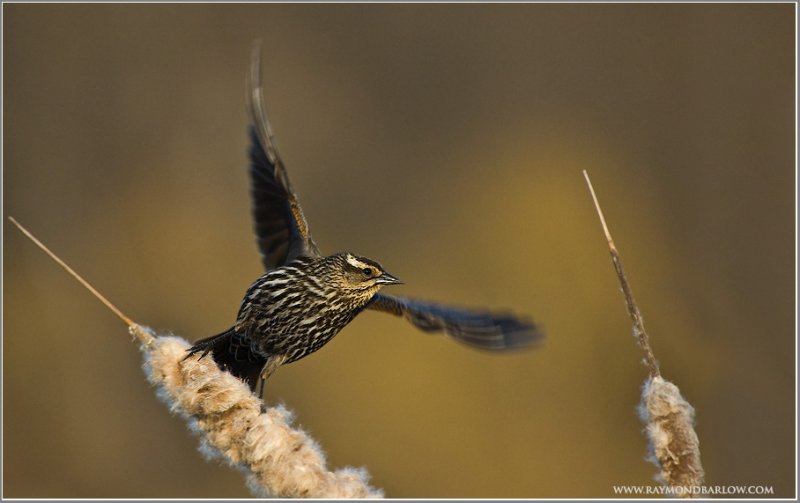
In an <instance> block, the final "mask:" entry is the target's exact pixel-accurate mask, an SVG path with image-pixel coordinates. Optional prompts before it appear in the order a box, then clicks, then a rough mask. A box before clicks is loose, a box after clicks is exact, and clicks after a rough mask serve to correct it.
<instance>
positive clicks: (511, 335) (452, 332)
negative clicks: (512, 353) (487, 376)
mask: <svg viewBox="0 0 800 503" xmlns="http://www.w3.org/2000/svg"><path fill="white" fill-rule="evenodd" d="M367 307H369V308H370V309H374V310H376V311H383V312H386V313H391V314H394V315H395V316H402V317H403V318H405V319H407V320H408V321H410V322H411V323H412V324H413V325H414V326H416V327H417V328H419V329H420V330H424V331H426V332H438V331H444V332H445V333H446V334H447V335H449V336H451V337H453V338H454V339H456V340H457V341H460V342H463V343H465V344H468V345H470V346H473V347H477V348H480V349H489V350H509V349H519V348H523V347H526V346H530V345H532V344H533V343H535V342H537V341H539V340H540V339H542V337H543V335H542V333H541V332H540V331H539V328H538V327H537V326H536V325H535V324H534V323H533V322H532V321H530V320H524V319H520V318H517V317H515V316H513V315H510V314H507V313H491V312H487V311H479V310H472V309H464V308H458V307H450V306H443V305H440V304H435V303H431V302H425V301H419V300H414V299H406V298H403V297H394V296H391V295H385V294H381V293H379V294H377V295H375V297H373V298H372V301H371V302H370V304H369V305H368V306H367Z"/></svg>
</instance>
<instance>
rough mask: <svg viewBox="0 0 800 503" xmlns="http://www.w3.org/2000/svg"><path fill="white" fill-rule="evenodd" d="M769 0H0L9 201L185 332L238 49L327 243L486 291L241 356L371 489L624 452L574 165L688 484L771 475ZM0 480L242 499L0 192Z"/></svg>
mask: <svg viewBox="0 0 800 503" xmlns="http://www.w3.org/2000/svg"><path fill="white" fill-rule="evenodd" d="M793 30H794V6H793V5H791V4H772V5H747V4H729V5H623V4H616V5H615V4H608V5H430V6H428V5H352V4H351V5H201V4H197V5H155V4H151V5H90V4H85V5H23V4H11V5H5V6H4V42H5V48H4V58H5V60H4V73H5V89H4V99H5V110H4V126H5V127H4V131H5V133H4V138H3V140H4V146H5V158H4V161H5V163H4V191H3V194H4V206H3V209H4V211H5V214H6V215H12V216H14V217H16V218H18V219H19V220H20V221H21V222H22V223H23V224H25V225H27V226H28V227H29V228H30V229H31V230H32V231H33V232H34V233H35V234H37V235H38V236H39V237H40V238H41V239H42V240H44V241H45V243H47V244H49V245H50V246H51V247H52V249H53V250H55V251H56V252H57V253H59V254H60V255H61V256H62V258H64V259H65V260H66V261H67V262H68V263H70V264H71V265H72V266H73V267H75V268H76V269H77V270H78V271H79V272H81V273H82V274H83V275H85V277H86V278H87V279H88V280H90V281H91V282H93V283H94V285H95V286H96V287H97V288H98V289H99V290H100V291H102V292H103V293H105V294H106V295H107V296H108V297H109V298H110V299H111V300H112V301H114V302H115V303H117V304H118V305H119V307H120V308H121V309H122V310H123V311H125V312H126V313H127V314H128V315H129V316H131V317H132V318H134V319H135V320H137V321H138V322H140V323H143V324H147V325H150V326H152V327H155V328H157V329H160V330H172V331H174V332H175V333H177V334H180V335H182V336H184V337H186V338H188V339H196V338H199V337H202V336H206V335H209V334H212V333H216V332H218V331H220V330H222V329H224V328H226V327H227V326H228V325H229V324H230V323H231V322H232V321H233V319H234V317H235V315H236V311H237V309H238V305H239V301H240V299H241V296H242V295H243V292H244V291H245V289H246V288H247V286H248V285H249V284H250V282H251V281H252V280H254V279H255V278H256V277H257V276H258V275H259V274H260V273H261V268H260V261H259V257H258V254H257V251H256V247H255V244H254V239H253V236H252V234H251V221H250V216H249V201H248V187H247V183H248V181H247V177H246V171H245V150H246V140H247V138H246V135H245V125H246V116H245V100H244V88H245V86H244V77H245V74H246V70H247V65H248V57H249V50H250V46H251V43H252V41H253V39H255V38H258V37H260V38H262V39H263V42H264V81H265V87H266V90H265V93H266V98H267V103H268V105H269V108H270V112H271V115H272V120H273V123H274V127H275V130H276V134H277V137H278V142H279V145H280V148H281V151H282V154H283V157H284V160H285V161H286V163H287V165H288V167H289V171H290V174H291V177H292V179H293V182H294V185H295V188H296V189H297V191H298V192H299V194H300V198H301V201H302V202H303V204H304V208H305V212H306V216H307V217H308V219H309V221H310V224H311V227H312V231H313V233H314V236H315V238H316V240H317V242H318V243H320V245H321V246H322V247H323V249H324V251H326V252H335V251H340V250H352V251H355V252H358V253H361V254H365V255H367V256H370V257H374V258H376V259H378V260H380V261H381V262H382V263H383V264H384V265H385V266H386V267H387V269H388V270H390V271H391V272H392V273H394V274H396V275H397V276H399V277H400V278H402V279H403V280H404V281H405V282H406V285H405V286H402V287H398V288H395V289H393V292H394V293H400V294H406V295H414V296H419V297H424V298H433V299H439V300H446V301H450V302H452V303H456V304H466V305H475V306H484V305H485V306H491V307H495V308H510V309H513V310H514V311H517V312H520V313H527V314H530V315H532V316H534V317H535V318H536V319H537V320H539V321H540V322H541V323H542V324H543V325H544V326H545V328H546V330H547V333H548V339H547V342H546V344H545V346H544V347H543V348H542V349H540V350H536V351H531V352H525V353H521V354H515V355H507V356H496V355H486V354H481V353H477V352H475V351H472V350H470V349H468V348H465V347H463V346H460V345H458V344H456V343H454V342H452V341H449V340H446V339H445V338H443V337H434V336H428V335H425V334H423V333H420V332H417V331H415V330H414V329H413V328H411V327H410V326H408V325H407V324H405V323H404V322H402V321H401V320H397V319H393V318H391V317H387V316H385V315H381V314H378V313H371V314H370V313H367V314H365V315H363V316H361V317H359V319H358V320H356V321H355V322H354V323H353V324H352V325H350V326H349V327H348V328H347V329H346V330H345V331H344V332H343V333H342V334H341V335H340V336H339V337H337V338H336V339H335V340H334V341H333V342H332V343H331V344H330V345H328V346H327V347H326V348H324V350H323V351H320V352H319V353H317V354H315V355H314V356H313V357H310V358H307V359H305V360H303V361H301V362H298V363H296V364H293V365H290V366H287V367H283V368H282V369H280V370H279V371H278V372H277V373H276V374H275V376H274V377H273V378H272V379H271V381H270V383H269V386H268V388H267V389H268V394H269V401H270V402H273V403H274V402H284V403H286V404H287V405H288V406H289V407H290V408H292V409H294V410H295V411H296V413H297V418H298V422H299V423H300V424H301V425H302V426H303V427H304V428H305V429H307V430H308V431H309V432H310V433H311V434H312V436H314V437H315V438H316V439H317V440H318V441H319V442H320V444H321V445H322V446H323V448H324V449H325V450H326V452H327V453H328V456H329V460H330V464H331V466H333V467H341V466H345V465H355V466H365V467H367V468H368V469H369V471H370V473H371V474H372V477H373V482H374V484H375V485H377V486H378V487H381V488H384V489H385V491H386V494H387V495H389V496H394V497H611V496H613V493H612V486H613V485H615V484H635V485H650V484H653V482H652V476H653V474H654V473H655V468H654V467H653V466H651V465H649V464H647V463H645V462H644V461H643V457H644V456H645V454H646V442H645V438H644V436H643V435H642V432H641V430H642V425H641V424H640V422H639V419H638V418H637V416H636V411H635V406H636V404H637V402H638V397H639V391H640V386H641V384H642V382H643V380H644V377H645V375H646V372H645V369H644V367H643V366H642V365H641V364H640V359H641V355H640V352H639V350H638V349H637V347H636V345H635V344H634V341H633V339H632V337H631V328H630V322H629V320H628V318H627V315H626V312H625V309H624V305H623V299H622V297H621V295H620V292H619V288H618V284H617V280H616V277H615V276H614V273H613V270H612V267H611V263H610V260H609V257H608V252H607V249H606V246H605V242H604V239H603V237H602V231H601V228H600V225H599V223H598V220H597V216H596V215H595V213H594V210H593V208H592V205H591V200H590V198H589V195H588V192H587V190H586V187H585V185H584V181H583V179H582V176H581V170H583V169H587V170H588V171H589V173H590V174H591V175H592V177H593V181H594V183H595V187H596V189H597V190H598V194H599V197H600V200H601V203H602V204H603V206H604V210H605V212H606V216H607V218H608V220H609V225H610V226H611V231H612V233H613V234H614V236H615V239H616V242H617V245H618V247H619V249H620V251H621V253H622V256H623V259H624V261H625V265H626V268H627V271H628V274H629V275H630V280H631V282H632V286H633V289H634V292H635V294H636V295H637V299H638V301H639V304H640V307H641V308H642V310H643V313H644V316H645V320H646V326H647V328H648V331H649V332H650V334H651V337H652V343H653V346H654V350H655V352H656V356H657V357H658V358H659V360H660V362H661V364H662V370H663V372H664V375H665V377H667V378H668V379H671V380H673V381H674V382H676V383H677V384H678V385H679V386H680V388H681V390H682V392H683V394H684V395H685V397H686V398H687V399H688V400H690V401H691V402H692V403H693V404H694V406H695V407H696V409H697V414H698V425H697V431H698V434H699V436H700V441H701V448H702V456H703V462H704V465H705V468H706V470H707V481H708V483H709V484H712V485H766V486H773V488H774V494H775V496H783V497H790V496H792V495H793V491H794V485H795V477H794V473H795V470H794V450H795V447H794V446H795V438H794V424H795V421H794V410H795V406H794V404H795V401H794V400H795V396H794V361H795V357H794V355H795V349H794V348H795V346H794V341H795V336H794V323H793V321H794V288H793V286H794V260H793V258H794V255H793V242H794V241H793V236H794V220H793V214H794V212H793V208H794V205H793V196H794V81H793V78H794V68H793V61H794V60H793V57H794V55H793V49H794V31H793ZM3 235H4V243H5V246H4V252H5V253H4V263H3V266H4V292H5V296H4V304H3V306H4V313H5V317H4V332H3V335H4V338H3V349H4V355H3V364H4V371H3V377H4V387H3V391H4V395H5V396H4V417H3V419H4V425H3V433H4V441H5V445H4V464H3V470H4V476H5V480H4V482H5V486H4V493H5V494H4V496H7V497H76V498H83V497H247V496H249V492H248V491H247V490H246V489H245V486H244V483H243V480H242V478H241V476H240V475H239V474H238V473H237V472H235V471H233V470H230V469H229V468H226V467H223V466H220V465H217V464H216V463H208V462H206V461H204V460H203V459H202V458H201V456H200V455H199V453H198V452H196V445H197V440H196V439H195V438H194V437H193V436H192V435H191V434H190V433H189V432H188V431H187V429H186V428H185V426H184V423H183V421H182V420H180V419H178V418H176V417H172V416H170V414H169V413H168V411H167V409H166V407H165V406H164V405H163V404H162V403H161V402H159V401H157V400H156V399H155V397H154V395H153V392H152V390H151V389H149V387H148V385H147V383H146V382H145V380H144V378H143V375H142V372H141V369H140V364H141V359H140V355H139V353H138V351H137V348H136V345H135V344H133V343H132V342H131V338H130V336H129V335H128V334H127V333H126V331H125V327H124V326H123V325H122V324H121V323H120V322H119V320H118V319H116V318H115V317H114V316H113V315H112V314H111V313H110V312H109V311H107V310H106V309H105V308H104V307H102V306H101V305H100V304H99V303H98V302H97V301H96V300H95V299H93V298H92V297H90V295H89V294H88V293H87V292H86V291H84V290H83V289H82V288H81V287H80V286H78V284H77V283H75V281H74V280H73V279H71V278H70V277H69V276H67V274H65V273H64V272H63V271H61V270H60V269H58V268H57V266H56V265H55V264H53V263H52V262H51V261H50V260H49V259H48V258H46V257H45V255H44V254H42V253H41V252H40V251H39V250H37V249H36V248H34V246H33V245H32V244H31V243H30V242H28V241H27V240H26V239H24V238H23V237H22V235H21V234H19V233H18V232H17V231H16V230H15V229H13V227H12V226H11V225H10V224H9V223H8V222H7V221H5V222H4V223H3Z"/></svg>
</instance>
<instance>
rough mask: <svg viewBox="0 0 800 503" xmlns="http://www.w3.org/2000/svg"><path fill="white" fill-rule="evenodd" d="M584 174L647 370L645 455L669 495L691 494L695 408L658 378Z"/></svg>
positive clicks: (694, 491) (698, 480) (700, 475)
mask: <svg viewBox="0 0 800 503" xmlns="http://www.w3.org/2000/svg"><path fill="white" fill-rule="evenodd" d="M583 176H584V178H586V184H587V185H588V186H589V192H590V193H591V195H592V200H593V201H594V205H595V209H596V210H597V215H598V216H599V217H600V223H601V224H602V226H603V232H604V233H605V237H606V241H607V242H608V249H609V252H610V253H611V261H612V263H613V264H614V270H615V271H616V273H617V278H618V279H619V283H620V286H621V287H622V293H623V296H624V297H625V305H626V306H627V308H628V314H629V315H630V317H631V321H632V322H633V335H634V337H635V339H636V342H637V343H638V345H639V347H640V348H641V350H642V352H643V353H644V360H643V362H644V364H645V366H646V367H647V370H648V373H649V376H648V378H647V380H645V382H644V386H643V387H642V398H641V402H640V403H639V417H640V418H641V419H642V421H643V422H644V423H645V432H646V434H647V438H648V441H649V454H648V456H647V459H648V460H649V461H651V462H652V463H653V464H655V465H656V466H657V467H658V468H659V473H658V474H657V475H656V480H658V481H659V482H661V483H662V484H664V485H666V486H668V487H669V488H670V489H671V490H672V493H671V495H676V496H684V497H694V496H696V495H698V491H699V490H700V488H701V487H702V486H703V479H704V476H705V473H704V471H703V466H702V464H701V463H700V440H699V439H698V438H697V433H696V432H695V431H694V419H695V417H694V408H693V407H692V406H691V404H690V403H689V402H687V401H686V400H685V399H684V398H683V397H682V396H681V394H680V391H679V390H678V387H677V386H675V385H674V384H672V383H671V382H669V381H667V380H665V379H664V378H663V377H661V370H660V369H659V366H658V362H657V361H656V358H655V355H654V354H653V350H652V348H651V347H650V337H649V336H648V335H647V331H645V329H644V321H643V319H642V314H641V312H639V306H638V305H637V304H636V300H635V299H634V297H633V292H632V291H631V287H630V284H629V283H628V278H627V276H626V275H625V270H624V269H623V268H622V259H621V258H620V255H619V252H618V251H617V247H616V246H615V245H614V240H613V239H611V233H610V232H609V230H608V226H607V225H606V220H605V217H604V216H603V211H602V210H601V209H600V203H599V202H598V201H597V196H596V195H595V192H594V188H593V187H592V182H591V181H590V180H589V174H588V173H587V172H586V170H584V171H583Z"/></svg>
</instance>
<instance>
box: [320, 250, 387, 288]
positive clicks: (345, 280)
mask: <svg viewBox="0 0 800 503" xmlns="http://www.w3.org/2000/svg"><path fill="white" fill-rule="evenodd" d="M330 258H331V259H333V260H332V261H333V268H334V271H333V272H334V274H335V275H336V277H337V278H336V279H337V283H338V286H339V287H340V288H342V289H345V290H349V291H352V292H363V293H365V294H368V295H369V296H370V297H371V296H372V295H373V294H375V293H376V292H377V291H378V290H380V289H381V288H382V287H384V286H385V285H397V284H400V283H402V281H400V280H399V279H397V278H395V277H394V276H392V275H391V274H389V273H388V272H386V271H385V270H384V269H383V267H382V266H381V265H380V264H379V263H377V262H375V261H374V260H370V259H368V258H366V257H359V256H358V255H353V254H352V253H339V254H336V255H333V256H332V257H330Z"/></svg>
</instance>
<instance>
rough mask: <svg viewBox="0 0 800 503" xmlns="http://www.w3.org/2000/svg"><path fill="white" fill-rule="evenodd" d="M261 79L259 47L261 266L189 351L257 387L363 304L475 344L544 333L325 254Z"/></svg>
mask: <svg viewBox="0 0 800 503" xmlns="http://www.w3.org/2000/svg"><path fill="white" fill-rule="evenodd" d="M260 79H261V54H260V48H259V46H256V47H255V48H254V50H253V56H252V61H251V67H250V78H249V79H248V86H249V89H248V98H249V99H248V101H249V103H248V108H249V111H250V119H251V123H250V142H251V144H250V169H249V171H250V180H251V196H252V203H253V218H254V221H255V225H254V227H255V232H256V236H257V242H258V247H259V249H260V251H261V256H262V261H263V263H264V266H265V268H266V269H267V271H268V272H267V273H266V274H264V275H263V276H261V277H260V278H258V279H257V280H256V281H255V282H254V283H253V284H252V285H251V286H250V288H249V289H248V290H247V293H246V294H245V296H244V299H243V300H242V304H241V307H240V309H239V315H238V316H237V318H236V323H235V324H234V325H233V326H232V327H231V328H229V329H228V330H226V331H224V332H222V333H221V334H218V335H214V336H212V337H208V338H205V339H201V340H199V341H197V342H196V343H195V345H194V346H193V347H192V348H191V349H189V355H188V356H187V358H188V357H189V356H191V355H193V354H195V353H199V352H202V354H201V356H200V357H201V358H202V357H204V356H205V355H207V354H208V353H209V352H210V353H211V355H212V357H213V358H214V361H215V362H216V363H217V364H218V365H219V366H220V368H222V369H224V370H227V371H229V372H230V373H232V374H233V375H235V376H236V377H239V378H240V379H243V380H244V381H245V382H247V383H248V384H249V385H250V387H251V388H252V389H254V390H255V387H256V384H257V383H258V382H260V383H261V389H260V391H261V392H263V385H264V381H265V380H266V379H267V378H268V377H269V375H270V374H271V373H272V372H273V371H274V370H275V369H276V368H277V367H279V366H280V365H282V364H285V363H291V362H293V361H296V360H299V359H300V358H303V357H305V356H308V355H309V354H311V353H313V352H314V351H316V350H318V349H319V348H321V347H322V346H323V345H325V344H326V343H327V342H328V341H329V340H331V338H332V337H333V336H334V335H336V334H337V333H338V332H339V330H341V329H342V328H344V326H345V325H347V324H348V323H349V322H350V321H351V320H352V319H353V318H354V317H355V316H356V315H357V314H358V313H360V312H361V311H363V310H364V309H374V310H377V311H383V312H387V313H391V314H394V315H397V316H402V317H404V318H406V319H407V320H408V321H410V322H411V323H413V324H414V325H415V326H416V327H417V328H420V329H422V330H424V331H444V332H445V333H447V334H448V335H450V336H452V337H453V338H455V339H456V340H458V341H461V342H464V343H466V344H469V345H471V346H474V347H478V348H482V349H490V350H508V349H516V348H520V347H525V346H528V345H530V344H531V343H533V342H535V341H537V340H538V339H540V338H541V336H542V335H541V333H540V332H539V330H538V328H537V327H536V325H535V324H534V323H533V322H532V321H530V320H524V319H520V318H517V317H514V316H512V315H508V314H497V313H489V312H486V311H477V310H471V309H460V308H454V307H449V306H442V305H438V304H433V303H429V302H423V301H418V300H413V299H407V298H402V297H393V296H389V295H385V294H382V293H379V291H380V290H381V288H382V287H383V286H385V285H392V284H397V283H400V281H399V280H398V279H397V278H395V277H394V276H392V275H391V274H389V273H388V272H386V271H385V270H384V269H383V267H381V265H380V264H378V263H377V262H375V261H373V260H370V259H368V258H365V257H360V256H357V255H354V254H352V253H338V254H335V255H331V256H327V257H325V256H322V255H321V254H320V252H319V249H318V248H317V245H316V244H315V243H314V240H313V239H311V234H310V233H309V231H308V225H307V223H306V219H305V217H304V216H303V211H302V209H301V208H300V204H299V202H298V201H297V196H295V194H294V191H293V190H292V186H291V184H290V183H289V177H288V176H287V174H286V169H285V168H284V166H283V162H282V161H281V158H280V156H279V155H278V151H277V149H276V148H275V144H274V140H273V135H272V128H271V127H270V124H269V120H268V119H267V116H266V112H265V110H264V104H263V96H262V93H261V82H260Z"/></svg>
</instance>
